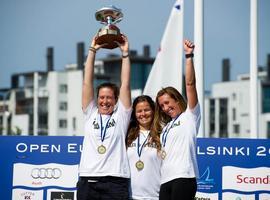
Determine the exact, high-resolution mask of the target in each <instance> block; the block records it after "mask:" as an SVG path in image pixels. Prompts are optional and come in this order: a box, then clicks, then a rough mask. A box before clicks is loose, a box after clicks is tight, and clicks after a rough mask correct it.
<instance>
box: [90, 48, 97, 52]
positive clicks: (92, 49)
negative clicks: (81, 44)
mask: <svg viewBox="0 0 270 200" xmlns="http://www.w3.org/2000/svg"><path fill="white" fill-rule="evenodd" d="M89 51H92V52H93V53H96V52H97V50H96V49H95V48H94V47H89Z"/></svg>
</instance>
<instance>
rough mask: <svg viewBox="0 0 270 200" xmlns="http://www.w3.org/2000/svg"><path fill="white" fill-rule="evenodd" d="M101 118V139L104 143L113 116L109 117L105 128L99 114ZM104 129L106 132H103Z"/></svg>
mask: <svg viewBox="0 0 270 200" xmlns="http://www.w3.org/2000/svg"><path fill="white" fill-rule="evenodd" d="M99 116H100V125H101V126H100V138H101V142H102V143H103V141H104V139H105V135H106V131H107V127H108V124H109V121H110V119H111V117H112V115H111V116H110V117H109V119H108V120H107V122H106V125H105V127H103V123H102V117H101V114H99ZM103 129H104V131H103Z"/></svg>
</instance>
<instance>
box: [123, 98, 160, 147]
mask: <svg viewBox="0 0 270 200" xmlns="http://www.w3.org/2000/svg"><path fill="white" fill-rule="evenodd" d="M141 102H147V103H148V104H149V105H150V107H151V110H152V112H153V119H154V115H155V103H154V101H153V100H152V98H151V97H150V96H147V95H141V96H138V97H136V98H135V99H134V101H133V104H132V113H131V119H130V123H129V127H128V135H127V139H126V143H127V146H129V145H130V144H131V143H132V142H133V141H134V140H135V139H136V138H137V137H138V136H139V132H140V126H139V123H138V120H137V118H136V106H137V104H138V103H141ZM153 119H152V122H151V123H153ZM149 134H150V137H151V139H150V140H149V143H151V144H155V145H156V147H157V149H158V150H160V149H161V145H160V139H159V135H158V134H157V133H156V132H154V131H153V126H152V125H151V127H150V133H149Z"/></svg>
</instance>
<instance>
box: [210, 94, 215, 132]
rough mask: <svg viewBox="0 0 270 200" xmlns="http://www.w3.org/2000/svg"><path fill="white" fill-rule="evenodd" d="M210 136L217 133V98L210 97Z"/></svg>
mask: <svg viewBox="0 0 270 200" xmlns="http://www.w3.org/2000/svg"><path fill="white" fill-rule="evenodd" d="M209 118H210V120H209V121H210V136H213V134H214V133H215V99H210V113H209Z"/></svg>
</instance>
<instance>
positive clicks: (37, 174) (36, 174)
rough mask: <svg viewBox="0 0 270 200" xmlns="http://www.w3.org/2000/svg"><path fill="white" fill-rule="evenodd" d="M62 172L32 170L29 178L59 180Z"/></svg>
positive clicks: (55, 170) (50, 169)
mask: <svg viewBox="0 0 270 200" xmlns="http://www.w3.org/2000/svg"><path fill="white" fill-rule="evenodd" d="M61 175H62V171H61V169H59V168H34V169H32V171H31V176H32V178H34V179H38V178H40V179H59V178H60V177H61Z"/></svg>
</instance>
